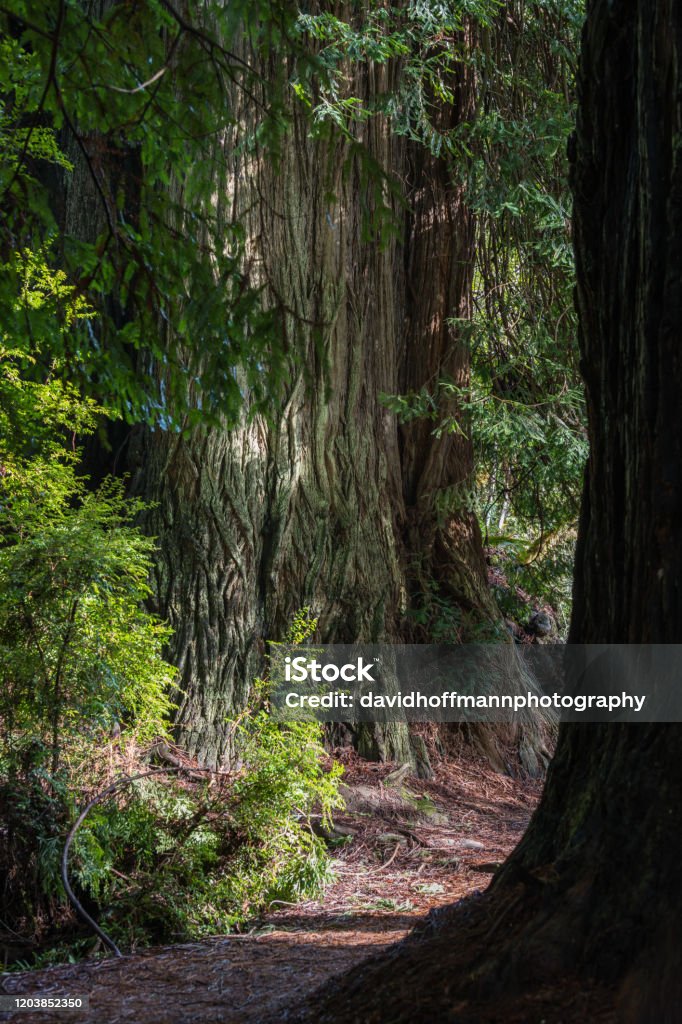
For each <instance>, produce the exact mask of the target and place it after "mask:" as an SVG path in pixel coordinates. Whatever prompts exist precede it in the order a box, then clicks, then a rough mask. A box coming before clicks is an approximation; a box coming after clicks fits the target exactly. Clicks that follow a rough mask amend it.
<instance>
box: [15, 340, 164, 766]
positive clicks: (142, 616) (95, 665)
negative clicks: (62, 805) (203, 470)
mask: <svg viewBox="0 0 682 1024" xmlns="http://www.w3.org/2000/svg"><path fill="white" fill-rule="evenodd" d="M4 355H5V358H6V357H7V353H6V352H5V353H4ZM0 393H2V396H3V398H5V399H6V400H7V404H6V406H5V407H4V408H5V410H6V411H5V412H4V413H3V414H2V417H3V418H6V420H7V421H10V420H11V422H12V424H13V426H14V427H15V430H14V431H13V432H12V433H5V432H4V431H3V432H2V434H1V435H0V465H2V467H3V471H2V473H3V475H2V478H1V479H0V673H1V675H2V679H3V688H2V693H1V694H0V719H1V721H2V724H3V727H4V733H5V741H6V743H7V745H8V748H9V749H11V748H12V745H13V744H14V743H15V741H16V738H17V737H21V742H22V743H23V742H26V739H27V737H30V739H31V741H33V740H36V739H39V740H40V742H41V743H43V744H45V745H46V746H49V748H50V757H51V765H52V771H53V772H56V771H57V769H58V766H59V761H60V753H61V749H62V747H63V745H64V743H65V741H66V740H67V738H68V740H69V742H70V744H71V749H72V755H73V744H74V743H75V742H76V738H78V742H79V743H81V744H85V747H87V744H88V743H91V742H92V741H93V740H94V738H95V737H96V736H97V735H98V734H99V733H101V730H102V729H104V728H108V727H109V726H110V725H111V722H112V721H113V720H114V719H115V720H119V719H120V720H131V721H133V720H134V722H135V729H136V732H137V734H138V736H139V738H140V739H145V738H148V737H149V736H151V735H155V734H156V733H159V732H163V731H164V729H165V726H164V724H163V723H164V722H165V720H166V719H167V717H168V712H169V710H170V703H169V697H168V693H169V690H170V687H171V685H172V682H173V680H174V675H175V673H174V670H173V669H172V668H171V667H170V666H169V665H168V664H167V663H166V662H165V661H164V659H163V657H162V649H163V647H164V644H165V642H166V641H167V639H168V635H169V630H168V628H167V627H165V626H164V625H163V624H162V623H160V622H159V621H157V620H156V619H155V618H154V617H153V616H151V615H149V614H148V613H146V612H144V611H143V610H142V603H143V601H144V600H145V599H146V598H147V597H148V596H149V593H150V587H149V583H148V576H149V573H150V570H151V556H152V551H153V548H154V542H153V541H152V540H150V539H149V538H146V537H144V536H142V534H141V533H140V532H139V530H138V529H137V528H136V527H134V526H133V525H132V520H133V518H134V516H135V515H136V514H137V513H138V512H139V510H140V508H141V506H140V504H139V503H137V502H133V501H128V500H126V499H125V497H124V494H123V484H122V482H121V481H107V482H105V483H104V484H103V485H102V486H101V487H100V488H99V489H98V490H97V491H95V492H90V491H88V490H87V487H86V484H87V481H86V480H85V479H84V478H83V477H80V476H78V474H77V472H76V461H77V457H78V453H77V451H71V450H69V449H68V448H66V447H65V446H64V444H63V442H60V441H59V440H58V439H57V438H56V437H55V436H54V434H51V433H50V430H54V429H55V428H56V427H58V426H60V427H62V428H63V429H71V430H73V429H74V428H75V427H76V426H78V427H80V429H84V428H87V426H88V425H89V424H90V423H91V416H92V412H93V409H92V407H91V406H88V405H83V404H82V403H81V404H79V403H78V400H77V399H76V397H75V395H74V393H73V390H72V389H70V388H69V387H66V386H64V385H61V384H60V383H59V382H57V381H52V382H50V383H48V384H46V385H38V384H31V383H25V382H22V380H21V379H20V377H19V375H18V373H17V370H16V366H14V365H13V364H12V361H11V360H8V361H6V362H5V363H4V364H3V366H2V369H0ZM8 425H9V423H8ZM84 749H85V748H84Z"/></svg>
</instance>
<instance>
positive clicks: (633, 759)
mask: <svg viewBox="0 0 682 1024" xmlns="http://www.w3.org/2000/svg"><path fill="white" fill-rule="evenodd" d="M579 84H580V109H579V119H578V125H577V132H576V140H575V146H572V149H573V150H574V151H573V153H572V160H573V188H574V195H575V244H576V257H577V271H578V289H577V301H578V308H579V313H580V323H581V348H582V359H583V363H582V365H583V374H584V377H585V381H586V385H587V395H588V403H589V414H590V436H591V442H592V454H591V457H590V461H589V465H588V467H587V474H586V483H585V499H584V506H583V511H582V521H581V527H580V539H579V549H578V559H577V573H576V581H575V592H574V597H575V607H574V615H573V622H572V629H571V636H570V639H571V641H572V642H573V643H595V642H600V643H623V642H625V643H627V642H630V643H679V642H680V640H681V639H682V635H681V634H682V614H681V613H682V607H681V601H682V589H681V588H680V584H679V580H680V578H682V486H681V483H682V481H681V480H680V472H681V470H680V467H681V466H682V450H681V448H682V429H681V420H680V398H679V396H680V394H681V393H682V351H681V349H680V339H679V332H680V323H681V322H682V319H681V317H680V312H681V310H680V304H681V303H682V231H681V227H682V224H681V220H682V149H681V148H680V138H681V137H682V136H681V134H680V132H681V130H682V124H681V123H680V116H681V108H680V103H679V96H680V95H681V94H682V9H681V8H680V7H679V5H676V4H674V3H672V2H667V3H665V2H664V3H660V4H650V3H647V2H645V0H639V2H636V0H628V2H619V3H611V2H607V0H593V2H592V3H590V4H589V5H588V19H587V24H586V29H585V33H584V40H583V52H582V58H581V70H580V76H579ZM681 742H682V730H681V729H680V727H679V726H676V725H648V724H643V725H641V726H633V725H630V726H624V725H617V724H609V725H602V724H599V725H597V724H595V725H585V726H570V727H564V728H563V729H562V731H561V733H560V739H559V744H558V749H557V752H556V756H555V759H554V761H553V763H552V765H551V768H550V771H549V774H548V779H547V784H546V787H545V792H544V795H543V798H542V801H541V804H540V806H539V808H538V810H537V812H536V814H535V816H534V818H533V820H532V821H531V825H530V827H529V830H528V832H527V834H526V836H525V837H524V839H523V840H522V842H521V843H520V845H519V847H518V848H517V850H516V851H515V852H514V854H512V856H511V858H510V859H509V861H507V863H506V864H505V865H504V866H503V868H502V870H501V872H500V873H499V874H498V876H497V877H496V879H495V880H494V882H493V885H492V887H491V889H490V890H489V891H488V893H486V894H485V896H484V897H483V898H482V900H481V901H480V905H473V906H472V905H470V906H468V907H465V908H463V909H460V910H459V911H457V910H453V911H452V912H451V914H450V916H449V918H448V917H446V918H444V919H443V920H442V921H441V922H433V923H432V924H431V925H429V926H428V927H426V928H425V929H424V930H423V933H422V934H421V935H419V936H416V937H415V938H413V939H412V940H410V941H409V942H408V943H406V944H405V945H404V946H403V947H402V948H396V949H395V950H394V951H393V952H392V953H391V954H390V955H387V956H386V957H385V958H382V959H379V960H377V961H375V962H374V963H373V964H372V965H371V966H370V967H368V968H366V969H365V971H364V973H360V974H355V975H352V976H350V977H349V978H348V979H347V980H346V981H345V982H344V983H343V984H342V985H340V986H339V987H338V989H336V990H335V991H334V992H333V993H331V995H330V996H329V998H327V999H325V1000H324V1001H322V1005H321V1006H320V1004H319V1003H318V1004H317V1005H316V1007H315V1013H318V1014H319V1015H320V1016H321V1018H322V1019H324V1020H328V1021H332V1020H333V1021H350V1020H354V1021H355V1020H357V1021H359V1020H362V1021H370V1020H391V1021H403V1020H405V1021H407V1020H409V1019H414V1014H415V1012H416V1010H415V1007H419V1011H418V1013H417V1017H419V1015H420V1014H421V1015H422V1017H423V1018H424V1019H426V1018H427V1016H428V1017H429V1019H433V1020H453V1021H454V1020H464V1019H469V1018H468V1017H466V1010H467V1007H469V1006H470V1005H472V1004H470V1003H469V999H471V1000H474V999H476V998H480V997H481V996H482V995H488V996H490V997H494V996H495V994H496V993H499V991H500V990H501V989H502V990H505V989H506V990H507V991H509V990H514V989H515V988H523V987H527V986H529V985H538V984H539V983H541V982H543V983H546V982H547V981H548V980H550V981H553V983H554V984H555V985H556V987H557V990H561V987H562V985H563V984H566V985H568V979H569V978H570V977H575V975H576V974H577V975H578V976H579V977H582V978H584V979H585V980H586V981H587V980H588V979H590V978H596V979H598V980H599V981H600V982H603V983H607V984H609V985H612V986H614V993H615V994H614V999H613V1012H614V1014H615V1015H616V1017H617V1019H620V1020H623V1021H628V1022H633V1024H635V1022H636V1024H643V1022H651V1024H654V1022H656V1024H658V1022H669V1024H673V1022H677V1021H679V1020H680V1019H681V1017H680V1014H681V1013H682V1010H681V1007H682V941H681V940H680V920H681V918H682V876H681V875H680V870H679V844H680V834H681V830H682V768H681V767H680V763H681V762H680V753H679V751H680V743H681ZM472 921H473V924H472ZM458 936H466V941H467V942H468V943H469V944H470V949H469V951H468V952H467V951H463V949H462V939H461V938H458ZM395 979H400V981H399V982H398V983H397V984H396V981H395ZM413 993H414V995H413ZM477 1005H478V1004H477ZM460 1012H461V1016H460ZM480 1013H481V1015H480V1016H479V1017H477V1018H476V1019H480V1020H486V1019H487V1018H486V1016H485V1010H483V1009H482V1010H481V1011H480ZM410 1014H412V1015H413V1016H412V1018H411V1017H410ZM419 1019H421V1017H419ZM495 1019H497V1018H495ZM548 1019H549V1018H548ZM562 1019H563V1018H562Z"/></svg>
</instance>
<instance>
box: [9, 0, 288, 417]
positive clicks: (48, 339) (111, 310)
mask: <svg viewBox="0 0 682 1024" xmlns="http://www.w3.org/2000/svg"><path fill="white" fill-rule="evenodd" d="M98 10H101V8H97V7H93V6H92V5H89V6H87V7H86V8H84V7H83V5H82V4H81V3H80V2H79V0H60V2H59V3H58V4H53V5H50V4H43V5H40V4H38V5H36V4H32V3H26V2H25V0H10V2H9V3H7V4H5V5H4V6H3V8H2V11H1V12H0V58H1V59H0V96H2V101H0V214H1V216H0V264H1V265H2V266H1V268H0V319H2V322H3V324H4V325H5V327H6V329H7V331H8V333H9V334H10V336H11V337H12V338H13V339H15V345H16V346H17V347H21V348H22V349H23V350H24V351H28V348H29V345H30V344H31V343H32V340H33V339H35V338H40V339H41V346H40V347H39V349H38V352H37V353H33V354H34V355H35V356H36V358H37V364H38V373H39V377H40V375H44V372H45V370H46V368H47V369H49V368H50V367H51V363H52V360H53V359H55V358H56V359H57V360H58V361H59V363H60V372H61V374H62V375H63V376H66V377H67V378H68V379H70V380H71V381H72V382H74V383H76V384H77V385H78V387H79V388H80V389H81V391H82V392H84V393H87V394H91V395H94V396H96V397H97V399H98V400H100V401H102V402H103V403H104V404H106V405H107V407H108V408H109V410H110V411H111V412H114V413H116V414H117V415H121V416H124V417H126V418H127V419H128V420H130V421H138V420H140V419H143V420H146V421H148V422H158V423H161V425H162V426H165V427H170V428H174V429H189V428H190V427H191V426H192V425H193V424H194V422H198V421H201V422H213V421H216V420H217V419H218V418H219V417H220V416H224V417H226V418H227V419H230V418H234V417H235V416H236V415H237V413H238V412H239V410H240V409H241V408H242V405H243V398H244V393H245V389H246V388H248V391H249V397H250V409H251V410H252V411H253V410H255V409H257V408H259V407H260V406H261V405H263V404H264V403H266V402H267V401H268V400H269V399H270V398H271V397H272V394H274V393H276V392H277V388H278V384H279V382H280V380H281V375H282V373H283V367H284V355H285V353H284V346H283V344H282V343H281V342H280V343H278V341H277V339H278V337H281V336H282V333H281V332H279V334H278V331H277V328H278V326H279V321H278V314H277V311H276V310H274V311H272V312H267V311H265V310H264V308H263V304H262V302H261V301H260V291H259V287H258V286H256V285H254V284H252V283H251V281H250V279H249V266H248V260H247V258H246V254H245V238H244V231H243V228H242V225H241V224H240V223H239V222H236V221H234V220H233V219H232V218H231V217H229V216H226V215H225V214H224V211H223V208H222V204H218V205H219V207H220V209H216V208H215V204H214V203H213V198H214V195H215V193H216V190H217V191H219V192H220V191H222V192H224V193H225V194H226V193H227V188H228V177H229V175H230V174H231V173H232V169H231V168H228V167H227V166H226V165H225V162H224V157H223V145H224V139H225V136H226V133H230V132H232V131H234V130H235V129H236V126H237V124H238V114H237V106H238V104H239V102H240V99H239V98H240V96H244V95H245V96H248V97H250V100H251V101H252V102H253V104H254V110H255V111H258V115H257V117H256V122H255V126H254V128H253V130H252V131H250V132H249V131H246V132H245V131H243V129H242V127H241V126H240V129H239V137H240V138H239V153H240V158H241V159H242V160H246V159H248V157H249V154H250V153H253V152H254V151H255V150H256V149H258V151H259V152H267V153H268V154H269V156H270V158H271V159H276V158H277V154H278V152H279V148H280V143H281V138H282V135H283V133H284V132H285V131H286V130H287V127H288V123H289V120H290V111H289V107H290V105H289V103H288V98H289V95H290V93H289V86H288V82H287V77H286V71H285V66H284V62H281V61H280V60H279V59H278V60H277V61H273V62H272V67H273V73H272V76H271V78H269V80H268V83H267V95H266V97H265V99H264V100H260V98H259V97H260V94H261V93H262V91H263V88H262V87H263V82H261V80H260V78H259V76H258V74H257V72H256V71H255V70H254V69H253V68H252V66H251V64H250V62H249V59H248V55H247V56H240V55H239V53H237V52H235V51H240V52H241V51H242V49H243V48H244V41H245V40H246V41H247V43H248V46H247V50H249V49H250V51H251V52H252V53H253V54H254V55H256V54H257V55H259V56H260V57H261V58H265V57H266V56H267V55H268V54H270V53H272V54H278V58H279V55H281V54H282V53H283V52H285V53H288V54H290V55H291V57H292V60H294V62H295V61H296V60H298V61H300V63H301V66H303V65H304V64H305V62H306V57H305V54H304V53H303V51H302V50H301V49H300V47H299V45H298V37H297V35H296V33H294V32H293V25H294V22H295V17H296V9H295V7H294V6H292V5H291V4H289V3H288V2H286V0H284V2H282V3H277V4H270V3H268V4H265V3H256V4H244V3H239V4H223V3H208V4H203V5H201V6H200V7H199V8H197V9H196V10H194V11H192V12H191V13H189V12H187V13H183V12H182V11H181V10H180V8H176V7H175V6H174V5H173V4H172V3H167V2H153V3H146V4H138V3H131V2H123V3H116V4H110V5H104V12H103V13H101V14H97V11H98ZM190 171H191V173H190ZM75 191H77V193H78V195H77V197H74V192H75ZM55 192H60V193H61V194H62V195H64V196H65V197H67V198H66V205H67V206H68V207H69V209H70V210H71V211H72V212H71V213H69V214H68V216H67V217H66V223H64V222H63V221H64V217H63V215H62V214H60V215H59V218H57V217H56V215H55V212H54V210H53V208H52V206H51V201H50V196H51V195H54V194H55ZM74 198H76V199H77V203H78V209H76V208H75V203H74ZM26 249H30V250H31V251H32V252H41V253H48V254H50V255H49V260H50V266H51V269H52V270H53V271H55V270H59V272H60V273H62V274H63V275H64V281H65V282H67V283H68V284H69V285H70V287H71V289H72V290H75V291H74V294H77V295H79V296H81V297H83V299H84V301H86V302H87V305H88V307H90V308H91V310H93V311H94V310H97V314H98V316H97V318H96V319H95V318H94V316H89V317H82V318H77V319H75V320H73V321H72V322H71V323H70V324H68V325H67V326H68V329H67V330H64V329H63V328H64V326H65V325H64V323H63V320H60V317H59V316H57V317H51V316H50V315H48V311H47V309H46V308H45V306H42V307H41V308H40V309H37V308H35V307H34V306H32V305H31V304H30V303H29V302H24V301H20V302H19V303H17V296H22V295H24V294H25V292H24V289H23V282H24V278H25V271H26V267H25V250H26ZM21 339H26V341H25V342H22V341H21ZM29 339H30V341H29Z"/></svg>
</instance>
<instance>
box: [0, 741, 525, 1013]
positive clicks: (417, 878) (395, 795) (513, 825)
mask: <svg viewBox="0 0 682 1024" xmlns="http://www.w3.org/2000/svg"><path fill="white" fill-rule="evenodd" d="M345 784H346V786H347V790H346V799H347V807H346V811H345V812H344V813H343V814H339V815H338V816H337V818H336V820H335V831H334V834H333V836H332V837H331V838H332V842H333V843H334V844H335V848H336V859H335V862H334V867H335V871H336V881H335V882H334V883H333V884H331V885H330V886H329V887H328V888H327V890H326V892H325V894H324V896H323V898H321V899H319V900H315V901H309V902H307V903H302V904H298V905H296V906H295V907H292V906H283V907H281V908H280V909H278V910H276V911H273V912H271V913H270V914H268V915H267V916H266V917H265V918H264V919H263V920H262V921H261V922H258V925H257V926H255V927H254V929H253V931H252V932H251V933H249V934H247V935H239V936H235V935H231V936H225V937H219V938H215V939H209V940H206V941H203V942H197V943H191V944H184V945H177V946H166V947H163V948H160V949H147V950H143V951H141V952H138V953H135V954H132V955H130V956H126V957H123V958H122V959H102V960H89V961H83V962H81V963H79V964H74V965H66V966H60V967H50V968H47V969H44V970H40V971H33V972H25V973H22V974H5V975H3V976H2V977H1V978H0V991H2V992H3V993H4V994H12V995H14V994H21V995H27V996H33V997H35V996H50V995H52V996H55V995H76V994H87V995H88V996H89V997H90V1009H89V1011H87V1012H83V1011H80V1012H78V1013H77V1014H75V1013H74V1014H71V1013H69V1012H68V1011H60V1012H58V1013H54V1012H52V1013H51V1012H49V1011H41V1012H40V1013H32V1012H26V1011H22V1012H21V1013H15V1014H14V1015H12V1014H7V1013H5V1014H3V1013H0V1021H9V1020H17V1021H22V1022H24V1024H31V1022H36V1024H47V1022H49V1021H60V1022H66V1021H69V1020H73V1021H78V1022H80V1024H90V1022H92V1024H95V1022H101V1024H117V1022H119V1021H120V1022H124V1021H125V1022H129V1021H138V1022H140V1024H157V1022H158V1024H183V1022H190V1021H191V1022H198V1021H200V1022H202V1024H204V1022H211V1021H221V1022H223V1024H256V1022H261V1021H263V1020H264V1019H265V1018H266V1017H270V1016H273V1017H275V1018H276V1017H277V1016H278V1015H279V1014H283V1013H284V1010H285V1007H287V1006H295V1005H296V1004H297V1003H298V1002H300V1001H301V1000H302V999H303V998H304V997H305V996H307V995H308V994H309V993H310V992H312V991H313V990H314V989H315V988H317V987H318V986H320V985H322V984H323V983H324V982H325V981H327V980H328V979H329V978H330V977H331V976H332V975H334V974H337V973H339V972H341V971H344V970H346V969H348V968H349V967H351V966H353V965H354V964H356V963H358V962H359V961H361V960H362V959H364V958H365V957H367V956H369V955H370V954H372V953H375V952H378V951H379V950H380V949H381V948H382V947H384V946H386V945H389V944H390V943H393V942H396V941H397V940H399V939H401V938H403V936H404V935H405V934H406V933H407V932H408V931H409V930H410V928H411V927H412V926H413V925H414V924H415V923H416V921H417V920H418V919H419V918H420V917H422V916H423V915H424V914H425V913H427V912H428V911H429V910H432V909H434V908H436V907H439V906H442V905H445V904H450V903H453V902H454V901H456V900H458V899H460V898H462V897H463V896H466V895H468V894H470V893H472V892H474V891H475V890H477V889H483V888H485V887H486V886H487V884H488V882H489V880H490V878H491V874H492V872H493V871H494V870H495V866H496V865H497V864H498V863H499V862H500V861H502V860H503V859H504V857H505V856H506V855H507V854H508V853H509V851H510V850H511V849H512V848H513V847H514V846H515V845H516V843H517V842H518V840H519V839H520V838H521V835H522V834H523V831H524V829H525V827H526V824H527V822H528V819H529V817H530V814H531V812H532V809H533V807H534V805H535V802H536V800H537V797H538V795H539V787H538V785H537V784H535V783H531V782H527V781H525V782H520V781H519V780H512V779H510V778H508V777H506V776H500V775H498V774H496V773H494V772H492V771H491V770H490V769H489V768H487V767H486V765H485V763H484V762H482V761H466V762H463V761H455V762H448V763H443V764H441V765H439V766H438V767H437V768H436V773H435V778H434V779H433V780H432V781H430V782H428V783H427V782H422V781H417V780H415V779H413V778H409V779H406V778H401V775H400V773H398V774H397V775H396V774H395V773H394V772H392V769H391V767H390V766H386V765H375V764H368V763H366V762H362V761H360V760H359V759H357V758H347V759H346V777H345Z"/></svg>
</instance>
